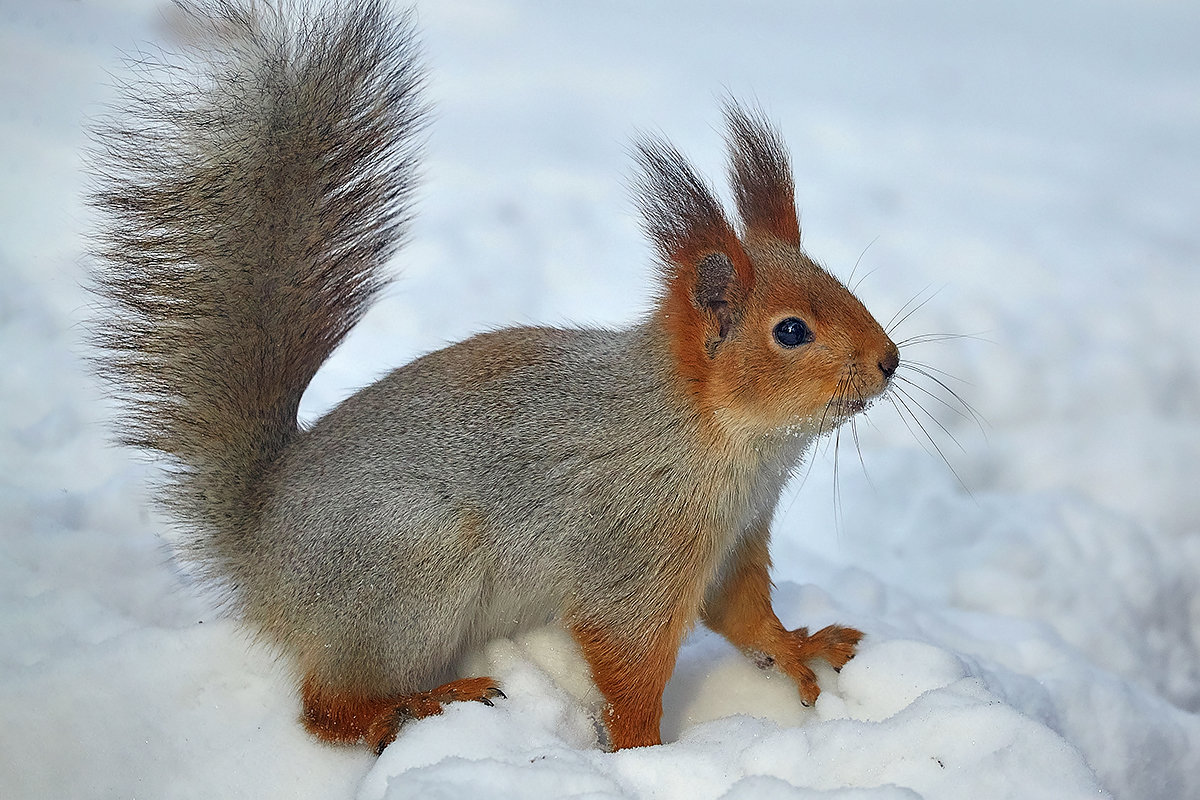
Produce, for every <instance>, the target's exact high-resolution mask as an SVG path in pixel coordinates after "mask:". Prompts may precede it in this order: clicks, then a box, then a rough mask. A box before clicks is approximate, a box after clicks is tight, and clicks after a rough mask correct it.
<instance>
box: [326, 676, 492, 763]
mask: <svg viewBox="0 0 1200 800" xmlns="http://www.w3.org/2000/svg"><path fill="white" fill-rule="evenodd" d="M496 684H497V681H496V680H495V679H494V678H486V677H485V678H463V679H461V680H457V681H451V682H450V683H447V684H443V685H442V686H439V687H437V688H436V689H431V690H430V691H428V692H415V693H413V694H406V695H391V696H374V697H371V696H366V695H357V694H346V693H338V692H330V691H328V690H321V689H319V688H318V686H317V684H316V682H315V681H313V680H311V679H310V680H309V681H306V682H305V685H304V689H303V698H304V717H303V719H304V727H306V728H307V729H308V730H309V732H310V733H312V734H313V735H314V736H316V737H317V738H319V739H323V740H324V741H327V742H341V743H345V744H353V743H355V742H364V741H365V742H366V744H367V747H369V748H371V751H372V752H374V753H375V754H376V755H379V754H380V753H382V752H383V749H384V748H385V747H387V746H388V745H389V744H391V743H392V742H393V741H395V740H396V734H397V733H399V732H400V728H401V727H403V726H404V724H405V723H406V722H409V721H410V720H414V719H424V718H425V717H432V716H436V715H438V714H441V713H442V706H443V705H445V704H446V703H455V702H459V701H464V700H473V701H475V702H478V703H483V704H484V705H489V706H490V705H493V703H492V700H494V699H496V698H497V697H504V696H505V695H504V692H502V691H500V687H499V686H497V685H496Z"/></svg>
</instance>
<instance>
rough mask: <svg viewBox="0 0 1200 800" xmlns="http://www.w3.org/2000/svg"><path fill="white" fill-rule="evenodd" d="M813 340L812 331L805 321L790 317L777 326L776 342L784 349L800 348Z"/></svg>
mask: <svg viewBox="0 0 1200 800" xmlns="http://www.w3.org/2000/svg"><path fill="white" fill-rule="evenodd" d="M812 340H813V334H812V331H811V330H809V327H808V326H807V325H805V324H804V320H802V319H796V318H795V317H788V318H787V319H785V320H783V321H782V322H780V323H779V324H778V325H776V326H775V341H777V342H779V343H780V344H781V345H783V346H784V347H789V348H790V347H799V346H800V345H802V344H808V343H809V342H811V341H812Z"/></svg>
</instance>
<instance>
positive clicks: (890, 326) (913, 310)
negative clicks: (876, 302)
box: [886, 286, 945, 334]
mask: <svg viewBox="0 0 1200 800" xmlns="http://www.w3.org/2000/svg"><path fill="white" fill-rule="evenodd" d="M926 288H928V287H926ZM944 288H945V287H944V286H943V287H940V288H938V289H937V290H936V291H934V292H933V293H932V294H930V295H929V297H926V298H925V299H924V300H922V301H921V302H920V303H917V304H916V305H915V306H913V307H912V308H911V309H909V311H908V313H907V314H905V315H904V316H903V317H901V318H900V319H899V320H896V322H895V324H893V323H891V322H889V323H888V326H887V328H886V330H887V331H888V333H889V334H890V333H891V332H892V331H894V330H896V328H899V327H900V326H901V325H903V324H904V323H905V321H906V320H907V319H908V318H909V317H911V316H912V315H913V314H915V313H917V312H918V311H920V310H921V309H922V308H924V307H925V304H926V303H928V302H929V301H930V300H932V299H933V298H935V297H937V296H938V295H939V294H941V293H942V289H944ZM892 319H895V317H892Z"/></svg>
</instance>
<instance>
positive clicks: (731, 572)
mask: <svg viewBox="0 0 1200 800" xmlns="http://www.w3.org/2000/svg"><path fill="white" fill-rule="evenodd" d="M768 539H769V530H768V528H767V526H766V525H765V524H764V525H762V526H760V527H759V528H756V529H754V530H752V531H750V532H749V534H748V535H747V536H746V538H745V540H743V542H742V544H741V546H740V547H739V549H738V551H737V552H736V553H734V554H733V556H732V558H731V561H730V562H729V564H728V565H727V568H726V569H725V570H724V572H723V575H722V577H721V579H720V580H719V581H718V582H717V584H716V585H714V586H713V587H712V588H711V589H710V590H709V592H708V594H707V596H706V597H705V601H704V607H703V608H702V609H701V618H702V619H703V620H704V624H705V625H707V626H708V627H710V628H712V629H713V630H714V631H716V632H717V633H720V634H721V635H723V636H724V637H725V638H726V639H728V640H729V641H730V642H731V643H732V644H733V645H734V646H735V647H737V648H739V649H740V650H742V651H743V652H745V653H746V654H747V655H749V656H751V657H752V658H754V660H755V661H756V662H757V663H758V664H759V666H761V667H763V668H764V669H765V668H767V667H770V666H776V667H778V668H779V669H781V670H782V671H783V672H785V673H787V674H788V675H790V676H791V677H792V680H794V681H795V682H796V686H797V687H798V688H799V690H800V699H801V701H802V702H803V703H804V704H805V705H812V704H813V703H814V702H816V699H817V696H818V695H819V694H820V693H821V688H820V687H819V686H818V685H817V676H816V674H815V673H813V671H812V669H810V668H809V667H808V665H807V664H806V663H805V662H807V661H811V660H812V659H815V658H822V659H824V660H825V661H827V662H829V664H830V665H831V666H832V667H833V668H834V669H841V668H842V667H843V666H844V665H845V663H846V662H847V661H849V660H850V659H851V658H852V657H853V656H854V648H855V645H857V644H858V641H859V639H861V638H862V632H860V631H856V630H855V629H853V628H844V627H842V626H840V625H830V626H828V627H826V628H822V629H821V630H819V631H817V632H816V633H813V634H809V632H808V629H807V628H797V629H796V630H792V631H789V630H787V629H786V628H784V627H783V624H782V623H781V622H780V621H779V617H777V616H776V615H775V611H774V609H773V608H772V607H771V578H770V569H771V556H770V553H769V551H768V549H767V543H768Z"/></svg>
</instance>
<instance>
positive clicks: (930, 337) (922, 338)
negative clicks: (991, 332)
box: [896, 331, 995, 347]
mask: <svg viewBox="0 0 1200 800" xmlns="http://www.w3.org/2000/svg"><path fill="white" fill-rule="evenodd" d="M985 332H986V331H981V332H980V333H921V334H917V335H916V336H910V337H908V338H907V339H901V340H900V341H898V342H896V346H897V347H908V346H912V345H917V344H930V343H931V342H947V341H955V340H958V339H972V340H974V341H976V342H985V343H987V344H995V342H993V341H992V340H991V339H985V338H983V335H982V334H983V333H985Z"/></svg>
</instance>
